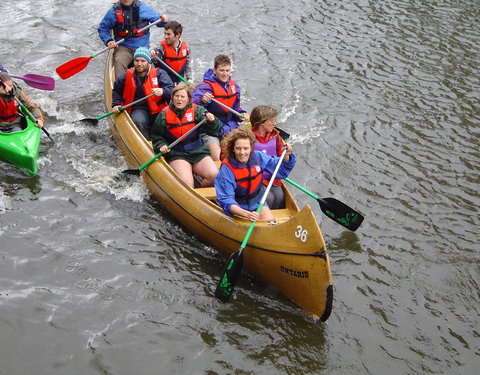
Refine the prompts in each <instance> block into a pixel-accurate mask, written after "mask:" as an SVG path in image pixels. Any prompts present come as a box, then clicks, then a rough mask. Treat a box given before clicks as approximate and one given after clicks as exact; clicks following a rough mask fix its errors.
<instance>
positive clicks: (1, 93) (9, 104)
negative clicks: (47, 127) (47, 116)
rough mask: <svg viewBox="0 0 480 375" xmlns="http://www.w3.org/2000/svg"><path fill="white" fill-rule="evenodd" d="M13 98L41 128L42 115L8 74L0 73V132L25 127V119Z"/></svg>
mask: <svg viewBox="0 0 480 375" xmlns="http://www.w3.org/2000/svg"><path fill="white" fill-rule="evenodd" d="M14 97H15V98H17V99H19V100H20V102H21V103H22V104H23V105H24V106H25V107H26V108H27V109H28V110H29V111H30V112H31V113H32V114H33V115H34V116H35V118H36V119H37V123H36V125H37V126H38V127H39V128H41V127H42V126H43V121H44V119H43V114H42V111H40V108H38V106H37V105H35V103H33V102H32V101H31V100H30V98H29V97H28V96H27V94H25V92H23V90H22V89H21V88H20V86H19V85H18V84H17V83H15V82H13V80H12V77H10V75H9V74H8V73H5V72H2V73H0V131H1V132H4V133H10V132H14V131H19V130H23V129H24V127H25V119H24V117H23V116H25V115H26V114H23V113H21V112H20V110H19V108H18V103H17V102H16V101H15V99H14Z"/></svg>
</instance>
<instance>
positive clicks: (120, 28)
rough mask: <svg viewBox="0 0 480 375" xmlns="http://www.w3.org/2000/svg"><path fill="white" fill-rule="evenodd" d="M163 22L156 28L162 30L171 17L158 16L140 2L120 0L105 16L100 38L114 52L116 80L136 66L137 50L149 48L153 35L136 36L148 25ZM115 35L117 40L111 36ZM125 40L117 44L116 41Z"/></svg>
mask: <svg viewBox="0 0 480 375" xmlns="http://www.w3.org/2000/svg"><path fill="white" fill-rule="evenodd" d="M159 18H160V19H161V20H162V22H160V23H158V24H157V27H163V26H164V25H165V23H167V22H168V16H167V15H166V14H162V16H159V14H158V13H157V12H155V11H154V10H153V9H152V8H150V7H149V6H148V5H146V4H144V3H142V2H141V1H139V0H119V1H117V2H116V3H115V4H114V5H113V6H112V7H111V8H110V9H109V10H108V11H107V13H106V14H105V16H104V17H103V19H102V21H101V22H100V24H99V25H98V29H97V30H98V35H99V36H100V39H102V41H103V43H105V45H106V46H107V47H108V48H115V54H114V60H115V76H116V77H118V76H119V75H120V74H122V73H123V72H124V71H125V70H127V68H128V66H129V65H130V64H131V63H132V62H133V54H134V53H135V50H136V49H137V48H138V47H148V46H149V44H150V32H149V30H145V31H144V32H142V33H137V32H136V31H137V30H140V29H142V28H144V27H145V26H147V25H148V24H150V23H152V22H155V21H157V20H158V19H159ZM110 31H113V34H114V38H112V36H111V35H110ZM123 38H125V39H126V40H125V41H124V42H123V43H121V44H117V41H119V40H120V39H123Z"/></svg>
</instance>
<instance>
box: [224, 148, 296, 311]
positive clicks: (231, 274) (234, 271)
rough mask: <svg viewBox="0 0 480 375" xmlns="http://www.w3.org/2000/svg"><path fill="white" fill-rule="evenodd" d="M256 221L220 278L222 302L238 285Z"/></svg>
mask: <svg viewBox="0 0 480 375" xmlns="http://www.w3.org/2000/svg"><path fill="white" fill-rule="evenodd" d="M286 152H287V150H286V149H285V150H283V153H282V155H281V156H280V158H279V160H278V163H277V165H276V167H275V170H274V171H273V174H272V177H271V178H270V181H269V183H268V185H267V188H266V190H265V192H264V193H263V196H262V199H261V200H260V203H259V205H258V207H257V209H256V210H255V212H257V213H258V214H259V213H260V212H261V211H262V208H263V206H264V204H265V200H266V199H267V196H268V193H269V191H270V189H271V187H272V184H273V181H274V180H275V177H276V176H277V173H278V170H279V168H280V165H281V164H282V161H283V158H284V156H285V154H286ZM255 223H256V221H252V222H251V223H250V225H249V226H248V230H247V233H246V234H245V238H244V239H243V242H242V244H241V245H240V249H239V250H238V251H236V252H235V253H233V254H232V255H231V256H230V258H229V259H228V262H227V265H226V267H225V270H224V272H223V274H222V277H221V278H220V281H219V283H218V285H217V289H216V290H215V296H216V297H217V298H218V299H219V300H220V301H222V302H228V300H229V299H230V296H231V295H232V293H233V289H234V288H235V285H236V283H237V280H238V278H239V277H240V273H241V272H242V266H243V250H244V249H245V247H246V246H247V242H248V240H249V239H250V235H251V234H252V231H253V227H254V226H255Z"/></svg>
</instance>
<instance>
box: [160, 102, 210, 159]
mask: <svg viewBox="0 0 480 375" xmlns="http://www.w3.org/2000/svg"><path fill="white" fill-rule="evenodd" d="M195 107H196V105H195V104H192V106H191V107H190V108H187V109H186V110H185V113H184V114H183V117H182V118H178V116H177V114H176V113H175V111H174V110H173V109H171V108H170V107H166V108H165V109H164V110H163V111H164V112H165V129H166V133H165V138H166V139H167V141H168V143H172V142H174V141H176V140H177V139H178V138H180V137H181V136H182V135H184V134H185V133H186V132H188V131H189V130H190V129H192V128H193V127H194V126H195ZM202 145H203V140H202V137H201V132H200V131H199V130H198V128H197V129H195V130H194V131H193V132H191V133H190V134H189V135H188V136H187V138H185V139H183V140H182V141H180V142H179V143H177V144H176V145H175V146H173V149H174V150H175V151H181V152H188V151H191V150H195V149H196V148H198V147H200V146H202Z"/></svg>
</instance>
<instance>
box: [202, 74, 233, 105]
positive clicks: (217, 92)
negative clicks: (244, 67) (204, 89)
mask: <svg viewBox="0 0 480 375" xmlns="http://www.w3.org/2000/svg"><path fill="white" fill-rule="evenodd" d="M205 82H207V83H208V84H209V85H210V87H211V88H212V91H213V96H214V97H215V99H217V100H218V101H219V102H221V103H223V104H225V105H226V106H228V107H230V108H232V107H233V104H235V100H237V92H236V87H235V82H234V81H233V80H232V79H231V80H229V81H228V91H227V92H225V88H224V87H222V85H220V84H219V83H218V82H215V81H205ZM212 104H215V105H217V104H216V103H214V102H212V103H210V105H212ZM217 106H218V107H219V108H221V110H222V111H223V112H228V109H226V108H223V107H222V106H220V105H217ZM215 112H217V111H215ZM215 112H213V113H215ZM220 112H221V111H220Z"/></svg>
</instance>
